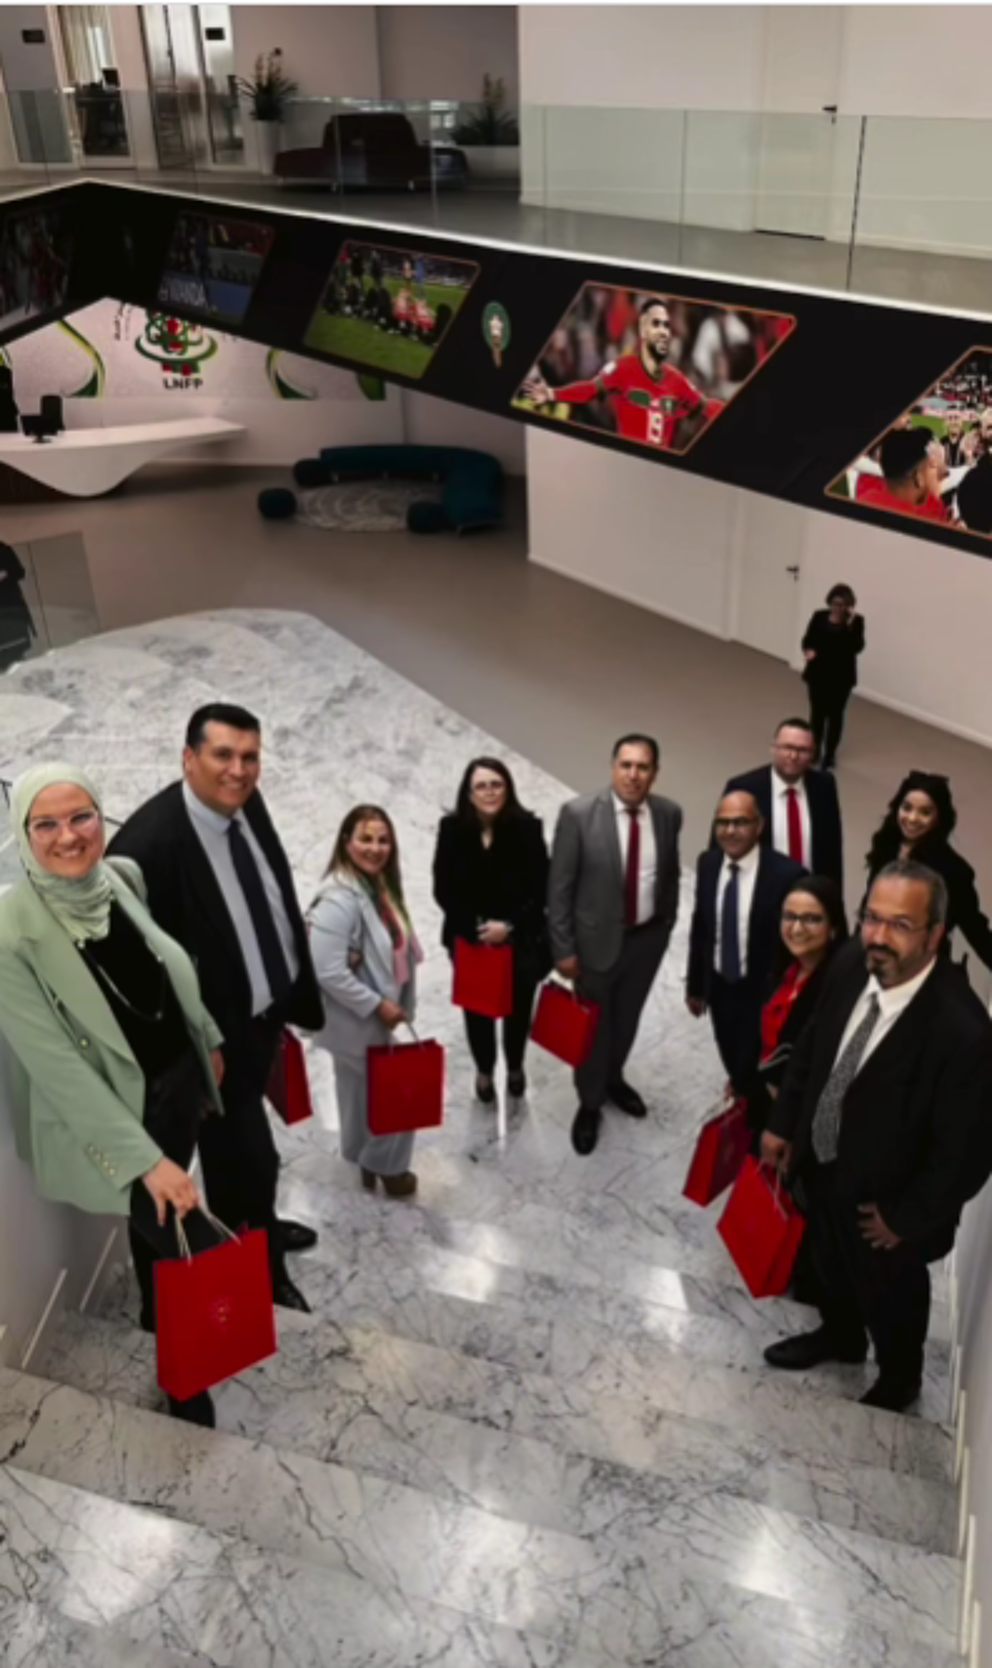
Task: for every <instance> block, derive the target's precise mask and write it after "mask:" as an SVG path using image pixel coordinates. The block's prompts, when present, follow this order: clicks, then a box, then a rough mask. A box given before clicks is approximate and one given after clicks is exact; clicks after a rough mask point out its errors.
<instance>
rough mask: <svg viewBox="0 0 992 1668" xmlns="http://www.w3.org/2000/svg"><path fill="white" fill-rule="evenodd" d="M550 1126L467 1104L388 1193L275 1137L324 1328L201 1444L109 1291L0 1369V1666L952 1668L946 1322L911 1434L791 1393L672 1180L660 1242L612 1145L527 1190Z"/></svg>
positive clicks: (841, 1381)
mask: <svg viewBox="0 0 992 1668" xmlns="http://www.w3.org/2000/svg"><path fill="white" fill-rule="evenodd" d="M323 1064H324V1063H323V1062H322V1061H321V1060H320V1058H319V1057H317V1058H316V1059H315V1060H314V1064H313V1070H312V1075H313V1078H314V1081H315V1085H316V1087H317V1089H318V1093H319V1096H320V1100H321V1105H322V1108H323V1109H324V1110H325V1112H326V1116H327V1121H328V1123H330V1122H332V1121H333V1107H332V1106H331V1105H330V1104H329V1100H330V1095H329V1088H328V1083H327V1079H326V1073H324V1072H323ZM542 1069H543V1068H541V1067H538V1073H537V1075H538V1076H540V1075H541V1073H542ZM557 1098H558V1097H557V1096H555V1097H553V1099H557ZM535 1104H536V1100H535ZM617 1125H618V1127H617V1126H613V1127H611V1131H610V1133H611V1134H613V1133H614V1128H615V1133H616V1135H617V1137H618V1138H619V1139H621V1140H623V1139H628V1138H632V1139H633V1141H634V1142H635V1143H638V1142H640V1141H642V1140H643V1126H638V1127H636V1128H635V1126H633V1125H631V1124H628V1123H626V1122H625V1123H624V1124H619V1120H618V1121H617ZM558 1133H561V1132H558V1131H557V1120H556V1119H554V1118H552V1119H551V1120H549V1122H548V1124H547V1125H546V1126H545V1125H544V1124H543V1123H542V1122H541V1121H540V1120H539V1118H538V1115H537V1112H536V1111H535V1110H530V1109H528V1108H526V1107H525V1108H523V1109H522V1110H521V1111H519V1112H518V1113H517V1114H516V1116H515V1117H511V1118H507V1117H506V1116H505V1115H503V1114H501V1115H500V1117H499V1118H498V1119H494V1118H493V1115H492V1114H491V1113H488V1112H484V1111H482V1109H479V1108H473V1109H468V1108H465V1109H463V1110H462V1111H460V1112H459V1113H458V1114H457V1115H456V1116H455V1117H453V1118H452V1122H451V1124H450V1125H449V1127H448V1128H447V1129H446V1130H445V1132H444V1133H443V1135H441V1136H440V1137H439V1138H437V1139H435V1140H434V1141H433V1142H429V1141H425V1142H424V1144H423V1146H422V1149H421V1152H420V1154H419V1156H418V1160H417V1165H418V1170H419V1173H420V1175H421V1179H422V1193H421V1196H420V1198H419V1199H418V1201H416V1202H414V1203H413V1204H411V1205H407V1204H404V1203H399V1202H390V1201H386V1200H383V1199H381V1198H370V1197H368V1196H366V1195H364V1194H362V1193H361V1192H360V1191H359V1190H357V1188H356V1184H355V1179H354V1176H353V1173H352V1172H351V1171H350V1169H349V1167H348V1166H346V1165H344V1164H342V1163H341V1162H340V1160H338V1159H337V1158H336V1156H335V1151H334V1147H335V1138H334V1132H333V1129H330V1128H327V1127H325V1125H324V1123H323V1122H315V1123H314V1125H312V1126H308V1127H306V1128H303V1129H299V1128H298V1129H296V1130H293V1131H286V1132H282V1131H280V1139H281V1145H282V1147H283V1150H284V1161H285V1170H284V1187H283V1200H284V1208H285V1209H287V1210H292V1211H293V1212H294V1213H297V1214H299V1215H301V1216H305V1217H306V1218H307V1219H308V1220H311V1221H313V1222H314V1223H315V1224H319V1225H320V1229H321V1239H320V1244H319V1247H318V1249H317V1251H316V1252H314V1253H311V1254H310V1255H308V1256H306V1257H301V1258H299V1259H298V1260H297V1262H296V1273H297V1277H298V1279H299V1280H300V1282H301V1284H302V1285H303V1286H304V1287H305V1288H306V1290H307V1293H308V1295H309V1297H310V1299H311V1301H312V1303H313V1306H314V1314H313V1315H312V1316H299V1315H292V1314H286V1315H280V1322H279V1334H280V1349H279V1353H278V1355H277V1356H276V1357H274V1358H273V1359H272V1360H271V1361H269V1362H266V1363H263V1364H262V1365H260V1366H259V1367H257V1368H255V1369H253V1370H252V1371H251V1372H250V1373H247V1374H245V1375H244V1376H243V1377H242V1378H241V1379H239V1380H236V1381H234V1382H232V1383H230V1384H226V1385H224V1386H222V1387H221V1388H220V1389H219V1390H218V1391H217V1392H216V1396H215V1400H216V1404H217V1412H218V1426H219V1428H218V1430H217V1431H216V1432H204V1431H200V1430H198V1429H192V1428H190V1427H187V1426H184V1425H181V1424H179V1423H177V1422H176V1421H173V1420H171V1419H169V1418H167V1417H166V1416H164V1415H163V1413H162V1412H161V1411H160V1409H161V1405H162V1403H161V1397H160V1394H159V1392H158V1390H157V1387H156V1384H155V1367H154V1342H153V1340H152V1339H150V1338H149V1337H148V1336H147V1335H146V1334H144V1333H142V1332H141V1331H140V1330H139V1329H138V1327H137V1325H136V1316H137V1310H136V1293H135V1289H134V1286H133V1280H132V1277H131V1276H130V1274H129V1273H128V1272H127V1271H126V1270H125V1269H124V1268H123V1267H118V1268H115V1270H114V1272H113V1275H112V1277H111V1278H110V1280H109V1281H108V1282H107V1283H106V1285H105V1287H104V1290H103V1292H102V1295H101V1298H100V1301H99V1303H98V1305H97V1308H96V1310H95V1311H94V1312H91V1313H88V1314H85V1315H79V1314H67V1315H65V1316H64V1317H63V1318H62V1320H61V1322H60V1324H59V1326H58V1328H57V1330H56V1331H55V1333H54V1334H53V1336H52V1337H51V1338H50V1339H49V1340H48V1342H47V1343H46V1345H45V1346H44V1348H43V1350H42V1351H41V1353H40V1354H39V1355H38V1356H37V1357H36V1358H35V1359H34V1360H33V1361H32V1363H31V1367H32V1370H31V1371H30V1372H26V1373H25V1372H15V1371H9V1370H8V1371H5V1372H2V1373H0V1466H2V1469H0V1523H3V1524H5V1526H6V1537H5V1544H3V1545H0V1619H2V1620H3V1621H4V1623H5V1631H4V1633H3V1640H4V1642H3V1644H2V1645H0V1662H2V1663H4V1665H5V1668H6V1665H7V1664H8V1663H10V1664H14V1663H16V1664H17V1665H18V1668H29V1665H30V1668H41V1665H42V1664H45V1665H46V1668H47V1665H48V1664H51V1665H52V1668H58V1665H60V1664H61V1663H62V1661H65V1662H66V1663H68V1662H70V1661H71V1662H77V1661H78V1662H80V1663H83V1664H85V1663H87V1661H88V1658H87V1656H86V1655H85V1651H86V1650H89V1649H92V1650H93V1651H94V1653H95V1655H94V1661H95V1660H96V1657H97V1656H98V1655H100V1651H101V1649H102V1645H103V1643H104V1642H105V1644H106V1650H105V1651H104V1652H103V1654H102V1656H100V1660H101V1661H105V1662H108V1663H111V1664H113V1663H115V1662H116V1661H117V1660H120V1661H121V1662H126V1661H128V1660H129V1658H128V1655H127V1650H128V1646H129V1645H130V1646H131V1647H132V1648H133V1649H134V1650H135V1652H136V1654H135V1656H134V1658H133V1660H135V1661H137V1660H139V1658H138V1655H137V1647H138V1646H139V1645H140V1647H141V1656H140V1660H141V1661H145V1660H147V1661H149V1662H150V1663H152V1665H153V1668H155V1665H156V1664H157V1663H159V1662H161V1664H162V1668H174V1665H178V1664H179V1663H186V1662H192V1663H195V1664H199V1663H200V1662H209V1663H212V1664H216V1665H218V1668H256V1665H258V1668H263V1665H264V1668H283V1665H284V1664H285V1665H286V1668H290V1665H291V1668H302V1665H306V1668H311V1665H313V1668H317V1665H318V1664H320V1665H322V1664H324V1663H331V1662H333V1663H334V1664H335V1668H339V1665H342V1664H348V1665H350V1664H352V1663H354V1664H355V1665H356V1668H358V1664H362V1665H363V1668H379V1665H383V1668H386V1665H388V1668H400V1665H404V1668H405V1665H407V1664H411V1665H412V1664H421V1663H423V1664H425V1665H426V1664H431V1665H432V1668H433V1665H434V1664H444V1665H445V1668H449V1665H450V1668H463V1665H466V1668H476V1665H478V1668H483V1665H485V1668H504V1665H505V1668H525V1665H526V1668H537V1665H539V1664H540V1665H546V1668H594V1665H595V1668H602V1665H604V1664H606V1663H617V1664H622V1665H624V1668H628V1665H629V1668H647V1665H650V1668H668V1665H669V1664H671V1665H675V1668H731V1665H734V1668H751V1665H752V1664H753V1665H754V1668H759V1664H760V1665H761V1668H765V1665H767V1663H768V1662H769V1661H775V1662H780V1663H782V1664H785V1665H788V1668H792V1665H793V1664H796V1665H799V1668H841V1665H842V1664H843V1665H844V1668H848V1665H850V1664H853V1663H855V1662H856V1663H858V1664H859V1665H862V1664H863V1665H866V1668H875V1665H876V1664H878V1665H879V1668H881V1665H885V1668H890V1665H891V1668H950V1665H951V1664H952V1663H955V1662H959V1661H960V1660H961V1659H960V1657H959V1655H958V1654H957V1650H956V1638H957V1629H958V1619H959V1608H960V1589H961V1564H960V1562H959V1560H958V1558H957V1555H956V1554H957V1544H958V1514H957V1504H956V1499H955V1491H954V1488H953V1486H952V1483H951V1480H950V1473H951V1466H952V1448H953V1443H952V1435H951V1432H950V1429H949V1427H948V1425H947V1424H946V1422H945V1421H946V1417H947V1412H948V1383H947V1378H948V1344H947V1340H946V1337H941V1335H940V1334H941V1332H942V1331H945V1332H946V1313H944V1312H942V1311H941V1309H940V1307H939V1306H938V1310H937V1316H936V1321H935V1336H934V1338H933V1340H932V1343H931V1349H930V1355H931V1360H930V1363H929V1367H928V1383H927V1388H926V1394H925V1398H924V1400H923V1404H922V1407H921V1411H920V1414H919V1415H917V1416H903V1417H899V1416H895V1415H890V1414H885V1413H879V1412H874V1411H871V1410H869V1409H865V1408H861V1407H859V1406H858V1405H857V1402H856V1400H854V1399H853V1398H854V1397H855V1396H856V1394H857V1393H858V1392H859V1390H860V1388H861V1387H862V1385H863V1383H865V1382H867V1378H866V1372H865V1371H862V1370H861V1369H840V1368H838V1369H836V1370H834V1371H822V1372H820V1373H815V1374H809V1375H800V1376H799V1377H798V1378H783V1377H782V1376H780V1375H775V1374H774V1373H771V1372H770V1371H769V1370H768V1369H766V1368H765V1367H764V1364H763V1362H762V1360H761V1349H762V1347H763V1345H764V1344H765V1343H766V1342H767V1341H768V1339H769V1338H771V1337H774V1336H776V1335H778V1334H779V1333H780V1332H781V1331H782V1330H787V1329H789V1328H790V1327H792V1326H795V1325H801V1324H803V1323H804V1322H805V1321H807V1320H808V1319H809V1313H808V1311H803V1310H802V1309H800V1308H799V1306H797V1305H795V1304H792V1303H790V1302H787V1301H785V1300H782V1301H777V1302H773V1303H768V1304H760V1303H755V1302H753V1300H751V1299H750V1298H749V1296H748V1295H747V1293H746V1292H745V1291H744V1290H743V1287H742V1286H741V1285H740V1283H739V1281H737V1279H736V1276H735V1275H734V1271H733V1269H732V1268H731V1266H730V1265H729V1263H728V1261H727V1259H726V1257H725V1255H724V1253H723V1251H722V1247H721V1245H720V1243H719V1241H718V1240H717V1238H716V1236H715V1233H714V1219H715V1212H698V1211H695V1209H694V1207H691V1206H688V1205H685V1204H684V1201H681V1200H680V1199H679V1197H678V1193H677V1189H668V1190H666V1191H665V1193H664V1194H663V1195H662V1197H663V1198H664V1200H665V1206H664V1210H665V1226H664V1229H663V1231H662V1232H661V1234H656V1233H655V1232H654V1229H653V1227H652V1226H651V1225H650V1222H649V1221H647V1220H644V1213H647V1215H648V1216H650V1199H649V1193H650V1189H648V1188H643V1187H638V1186H636V1185H635V1183H634V1182H633V1180H631V1182H630V1186H629V1188H627V1187H621V1188H620V1189H619V1191H618V1189H617V1187H616V1184H615V1182H613V1181H604V1177H605V1176H607V1175H608V1173H609V1170H610V1168H611V1167H613V1166H615V1165H616V1164H617V1163H618V1160H619V1153H620V1150H621V1149H619V1148H618V1147H614V1148H613V1149H612V1151H611V1152H610V1154H609V1156H607V1155H605V1154H604V1157H603V1159H602V1161H601V1164H602V1173H601V1178H600V1179H601V1182H603V1183H604V1185H603V1188H602V1190H601V1191H600V1192H598V1193H597V1191H596V1189H595V1188H594V1187H592V1186H587V1185H586V1184H585V1181H584V1180H583V1181H581V1182H580V1184H579V1185H577V1186H576V1187H574V1188H571V1189H570V1188H569V1187H567V1186H566V1185H565V1182H564V1178H563V1177H562V1176H561V1175H560V1171H561V1169H562V1167H563V1159H562V1154H561V1152H560V1151H559V1153H558V1154H557V1155H556V1158H555V1159H554V1160H552V1158H551V1155H550V1154H548V1162H549V1167H550V1168H551V1169H554V1168H555V1166H557V1172H556V1173H558V1179H557V1181H553V1180H552V1179H551V1178H550V1176H549V1177H548V1179H547V1180H544V1179H542V1175H541V1155H542V1153H546V1152H547V1149H548V1146H549V1143H550V1139H551V1137H552V1135H556V1136H557V1134H558ZM664 1144H665V1143H664V1141H662V1142H659V1143H657V1144H656V1146H655V1149H654V1155H655V1156H654V1164H653V1165H652V1166H651V1167H650V1168H652V1169H655V1170H657V1168H658V1166H659V1165H660V1167H661V1169H664V1168H665V1167H666V1161H665V1158H664V1156H663V1157H662V1158H661V1159H659V1158H658V1157H657V1154H658V1151H659V1150H660V1147H661V1146H663V1145H664ZM681 1146H682V1151H681V1152H680V1150H679V1148H680V1143H679V1142H678V1141H677V1140H675V1139H672V1140H671V1142H670V1148H669V1152H668V1161H667V1163H668V1167H669V1168H671V1170H672V1174H673V1176H674V1174H675V1172H676V1170H677V1169H678V1168H679V1167H681V1169H682V1171H683V1172H684V1146H685V1144H684V1142H682V1143H681ZM528 1150H529V1151H530V1153H531V1158H532V1160H533V1162H532V1163H531V1164H530V1165H528V1164H525V1163H524V1158H525V1155H526V1153H527V1151H528ZM632 1157H634V1158H636V1154H634V1155H632V1153H631V1151H630V1150H629V1149H627V1150H626V1154H625V1164H624V1166H623V1169H624V1173H625V1172H626V1169H627V1168H628V1167H629V1166H630V1164H631V1160H632ZM592 1162H593V1163H595V1162H596V1160H595V1159H594V1160H593V1161H592ZM564 1167H565V1168H566V1169H574V1170H578V1168H579V1162H578V1161H577V1160H576V1161H575V1163H574V1166H573V1165H569V1164H568V1163H567V1162H566V1163H565V1165H564ZM515 1172H516V1174H515ZM508 1174H509V1175H510V1176H511V1177H512V1178H513V1186H512V1192H510V1191H508V1189H507V1186H506V1178H507V1175H508ZM525 1178H526V1179H525ZM654 1179H655V1180H657V1176H655V1178H654ZM621 1203H622V1204H623V1206H624V1208H623V1209H618V1206H619V1205H620V1204H621ZM630 1205H633V1207H634V1208H633V1209H629V1210H628V1209H627V1208H626V1207H627V1206H630ZM690 1213H691V1214H690ZM683 1222H684V1223H685V1225H686V1226H685V1231H684V1232H681V1233H680V1225H681V1224H682V1223H683ZM4 1607H5V1608H4ZM77 1628H78V1629H79V1630H80V1632H79V1638H80V1640H81V1644H80V1646H79V1649H78V1651H77V1650H76V1649H75V1647H74V1645H73V1643H72V1641H73V1640H74V1638H75V1631H76V1629H77ZM67 1641H68V1642H67ZM146 1645H148V1646H149V1647H152V1648H153V1650H152V1651H151V1652H149V1654H148V1655H147V1656H146ZM114 1652H117V1653H118V1655H117V1656H115V1655H114V1654H113V1653H114ZM155 1653H157V1654H155Z"/></svg>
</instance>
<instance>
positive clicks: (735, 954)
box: [720, 863, 741, 985]
mask: <svg viewBox="0 0 992 1668" xmlns="http://www.w3.org/2000/svg"><path fill="white" fill-rule="evenodd" d="M740 872H741V867H740V864H739V863H731V865H730V879H729V880H728V882H727V885H726V888H725V890H724V894H723V908H722V910H721V912H720V974H721V976H722V977H723V978H724V979H726V981H727V983H728V984H729V985H735V984H737V983H738V982H739V980H740V976H741V938H740V926H739V921H738V911H739V888H738V878H737V877H738V876H739V874H740Z"/></svg>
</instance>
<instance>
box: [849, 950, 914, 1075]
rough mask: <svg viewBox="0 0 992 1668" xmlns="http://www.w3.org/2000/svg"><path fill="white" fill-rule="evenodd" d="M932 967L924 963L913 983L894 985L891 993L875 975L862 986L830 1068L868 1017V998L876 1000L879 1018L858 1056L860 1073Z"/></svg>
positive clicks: (909, 981) (903, 1011)
mask: <svg viewBox="0 0 992 1668" xmlns="http://www.w3.org/2000/svg"><path fill="white" fill-rule="evenodd" d="M935 966H936V961H931V962H928V963H927V965H926V967H925V968H924V969H923V972H922V973H917V975H916V977H915V979H907V981H906V983H905V984H904V985H896V986H895V987H894V989H892V990H883V989H882V987H881V985H880V984H879V982H878V980H877V979H876V978H875V975H874V974H872V976H871V978H870V979H869V980H868V983H867V984H866V985H865V988H864V990H863V991H862V992H861V995H860V996H859V997H858V1000H857V1001H856V1002H855V1004H854V1007H853V1008H852V1009H851V1017H850V1019H849V1020H848V1022H847V1024H846V1025H845V1027H844V1035H843V1036H842V1037H841V1039H840V1047H839V1048H838V1050H837V1056H836V1059H835V1060H834V1065H836V1064H837V1061H838V1060H839V1059H840V1057H841V1055H842V1054H843V1052H844V1050H845V1048H846V1047H847V1045H848V1043H849V1042H850V1040H851V1038H852V1037H853V1036H854V1033H855V1031H856V1030H857V1029H858V1026H859V1025H860V1024H861V1021H862V1020H863V1019H864V1018H865V1017H866V1015H867V1013H868V1004H869V1002H870V1001H871V999H872V997H873V996H877V997H878V1007H879V1015H878V1019H877V1020H876V1021H875V1029H874V1031H873V1032H872V1034H871V1036H870V1037H869V1038H868V1042H867V1044H866V1045H865V1051H864V1053H863V1054H862V1056H861V1060H860V1063H859V1065H858V1070H859V1071H860V1070H861V1067H862V1066H863V1065H864V1063H865V1061H866V1060H867V1059H868V1058H869V1057H870V1056H871V1055H872V1054H874V1052H875V1050H876V1048H877V1047H878V1045H879V1043H880V1042H882V1041H883V1039H884V1038H885V1037H886V1036H887V1035H888V1033H889V1032H890V1031H891V1030H892V1027H893V1025H894V1024H895V1022H896V1020H897V1019H898V1018H899V1016H900V1014H902V1013H905V1011H906V1009H907V1008H908V1007H909V1004H910V1003H911V1002H912V1000H913V997H914V996H916V995H917V993H918V992H919V991H920V989H921V988H922V987H923V985H924V984H925V983H926V981H927V979H929V977H930V975H931V973H932V972H933V970H934V967H935Z"/></svg>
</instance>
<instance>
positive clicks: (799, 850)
mask: <svg viewBox="0 0 992 1668" xmlns="http://www.w3.org/2000/svg"><path fill="white" fill-rule="evenodd" d="M785 797H786V799H787V801H788V814H789V856H790V857H791V858H793V860H794V861H795V862H796V863H801V862H802V861H803V819H802V817H801V816H800V815H799V795H798V794H797V792H796V790H795V788H786V790H785Z"/></svg>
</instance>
